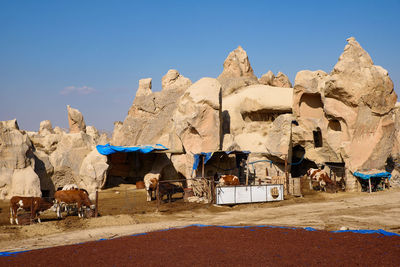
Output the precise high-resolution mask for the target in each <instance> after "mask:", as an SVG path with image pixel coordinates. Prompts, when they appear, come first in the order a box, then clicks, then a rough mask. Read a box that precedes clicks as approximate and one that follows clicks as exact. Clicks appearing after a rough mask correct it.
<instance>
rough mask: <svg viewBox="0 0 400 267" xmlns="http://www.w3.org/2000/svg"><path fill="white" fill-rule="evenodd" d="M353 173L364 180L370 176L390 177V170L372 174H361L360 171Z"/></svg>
mask: <svg viewBox="0 0 400 267" xmlns="http://www.w3.org/2000/svg"><path fill="white" fill-rule="evenodd" d="M353 175H354V176H356V177H358V178H361V179H364V180H368V179H370V178H389V179H390V177H392V175H391V174H390V172H380V173H374V174H363V173H360V172H354V173H353Z"/></svg>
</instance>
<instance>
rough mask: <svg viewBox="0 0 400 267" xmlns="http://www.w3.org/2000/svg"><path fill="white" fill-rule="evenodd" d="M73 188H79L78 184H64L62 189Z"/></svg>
mask: <svg viewBox="0 0 400 267" xmlns="http://www.w3.org/2000/svg"><path fill="white" fill-rule="evenodd" d="M72 189H79V187H78V186H77V185H76V184H66V185H64V186H63V188H62V189H61V190H72Z"/></svg>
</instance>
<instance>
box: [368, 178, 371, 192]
mask: <svg viewBox="0 0 400 267" xmlns="http://www.w3.org/2000/svg"><path fill="white" fill-rule="evenodd" d="M368 183H369V192H370V193H371V192H372V189H371V178H369V179H368Z"/></svg>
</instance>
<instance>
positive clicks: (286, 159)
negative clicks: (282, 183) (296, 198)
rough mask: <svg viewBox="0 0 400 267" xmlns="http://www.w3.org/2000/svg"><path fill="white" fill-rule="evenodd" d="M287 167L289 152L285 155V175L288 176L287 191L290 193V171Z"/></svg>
mask: <svg viewBox="0 0 400 267" xmlns="http://www.w3.org/2000/svg"><path fill="white" fill-rule="evenodd" d="M287 167H288V158H287V154H286V155H285V177H286V192H287V194H288V195H289V173H288V171H287Z"/></svg>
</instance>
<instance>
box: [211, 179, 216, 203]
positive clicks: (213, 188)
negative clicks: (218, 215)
mask: <svg viewBox="0 0 400 267" xmlns="http://www.w3.org/2000/svg"><path fill="white" fill-rule="evenodd" d="M214 186H215V184H214V178H212V179H211V204H214V203H215V187H214Z"/></svg>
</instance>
